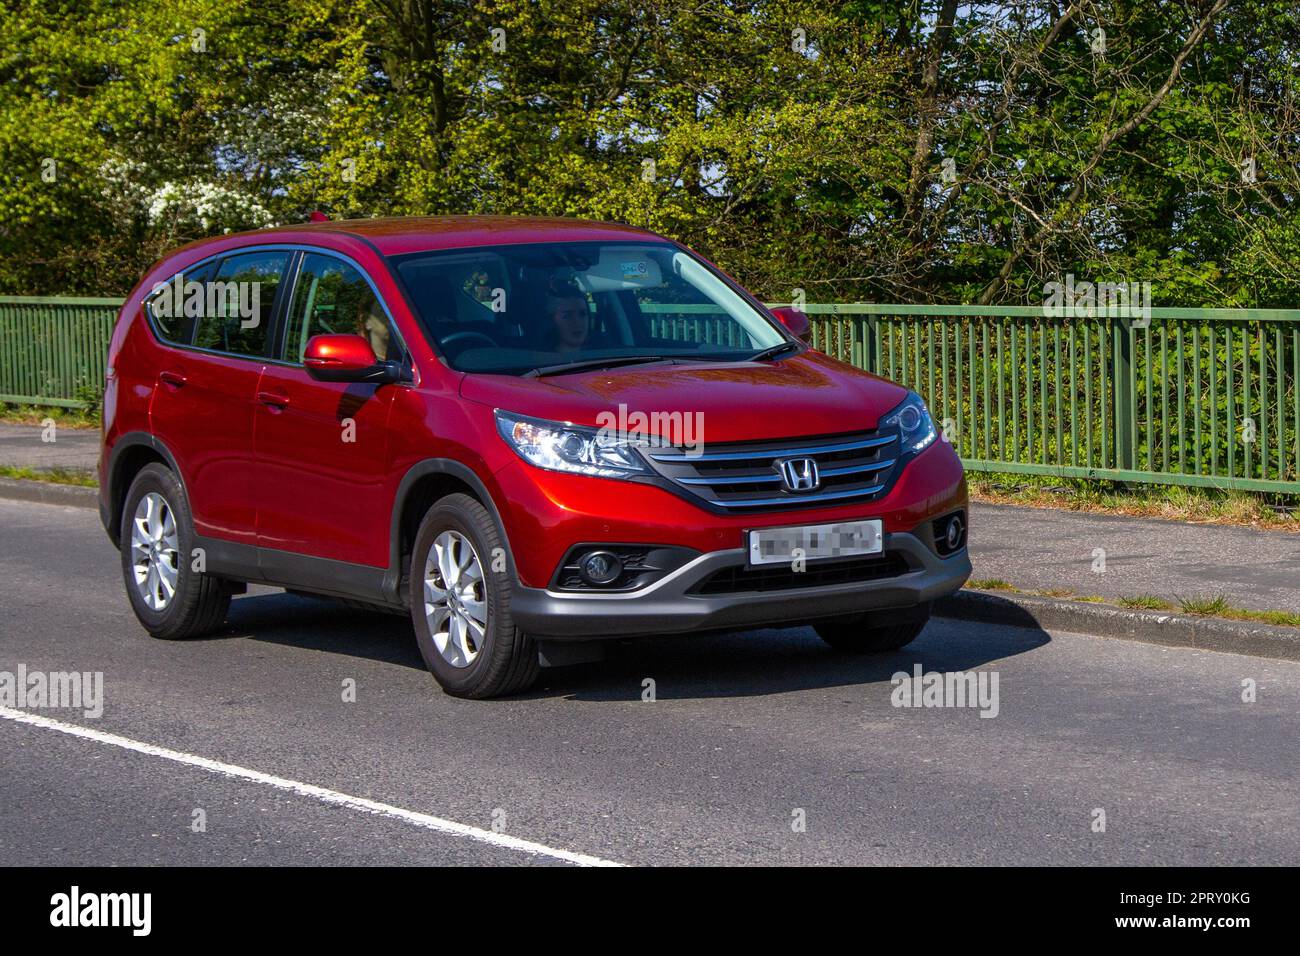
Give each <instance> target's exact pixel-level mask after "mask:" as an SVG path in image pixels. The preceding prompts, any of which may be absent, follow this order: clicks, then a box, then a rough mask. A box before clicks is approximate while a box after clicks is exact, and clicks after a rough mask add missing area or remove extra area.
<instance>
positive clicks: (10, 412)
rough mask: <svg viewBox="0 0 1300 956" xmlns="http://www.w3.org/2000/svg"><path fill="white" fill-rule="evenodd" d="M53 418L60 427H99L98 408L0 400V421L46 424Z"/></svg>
mask: <svg viewBox="0 0 1300 956" xmlns="http://www.w3.org/2000/svg"><path fill="white" fill-rule="evenodd" d="M48 419H52V420H53V421H54V423H55V424H56V425H57V426H59V427H60V428H98V427H99V409H98V408H90V409H84V408H55V407H52V406H47V405H13V404H9V403H5V402H0V422H3V423H4V424H6V425H44V424H45V422H46V420H48Z"/></svg>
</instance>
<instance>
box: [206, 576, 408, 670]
mask: <svg viewBox="0 0 1300 956" xmlns="http://www.w3.org/2000/svg"><path fill="white" fill-rule="evenodd" d="M231 638H242V639H244V640H253V641H266V642H267V643H270V644H280V645H282V646H284V647H297V648H301V649H302V650H308V651H320V652H322V653H325V654H343V655H346V656H348V657H361V658H365V659H366V660H372V661H379V662H380V663H383V664H398V665H401V666H403V667H412V668H416V669H418V670H424V669H425V667H424V660H423V658H421V657H420V651H419V648H417V647H416V645H415V634H414V633H413V632H412V630H411V622H410V621H409V620H408V619H407V618H405V617H401V616H398V615H396V614H383V613H381V612H379V611H367V610H364V609H359V608H352V607H349V606H348V605H346V604H343V603H341V602H339V601H332V600H330V599H328V598H313V597H306V596H301V595H297V594H289V593H285V592H272V593H269V594H250V595H247V596H244V597H237V598H235V600H233V601H231V602H230V613H229V615H228V616H227V618H226V626H225V627H224V628H222V629H221V630H220V631H218V632H217V633H215V634H213V635H211V636H210V637H209V638H208V640H223V639H227V640H228V639H231Z"/></svg>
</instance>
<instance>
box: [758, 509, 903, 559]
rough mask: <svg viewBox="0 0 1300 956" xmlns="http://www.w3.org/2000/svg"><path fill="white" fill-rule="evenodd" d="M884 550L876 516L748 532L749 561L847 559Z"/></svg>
mask: <svg viewBox="0 0 1300 956" xmlns="http://www.w3.org/2000/svg"><path fill="white" fill-rule="evenodd" d="M883 549H884V543H883V529H882V528H881V523H880V519H879V518H872V519H871V520H869V521H841V522H837V523H836V524H815V525H805V526H803V527H797V528H763V529H762V530H760V531H750V532H749V563H750V564H751V565H752V564H789V563H790V562H792V561H794V560H795V559H796V558H802V559H803V560H805V561H817V560H819V559H823V558H851V557H860V556H862V555H866V554H880V552H881V551H882V550H883Z"/></svg>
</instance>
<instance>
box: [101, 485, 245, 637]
mask: <svg viewBox="0 0 1300 956" xmlns="http://www.w3.org/2000/svg"><path fill="white" fill-rule="evenodd" d="M145 499H150V501H151V503H152V505H153V509H154V510H153V511H152V512H150V511H149V510H148V509H149V504H147V503H145ZM160 502H161V506H160V504H159V503H160ZM142 504H144V508H145V515H144V517H143V518H142V520H143V521H144V526H143V527H140V537H139V538H138V537H137V536H136V532H137V517H138V515H137V512H139V511H140V510H141V506H142ZM150 514H152V515H154V516H156V517H157V521H156V522H152V523H151V520H150V517H149V516H150ZM169 528H170V529H171V532H172V534H171V535H167V534H166V531H167V529H169ZM151 529H161V530H162V531H163V535H162V537H161V538H160V539H159V544H160V546H159V548H158V549H157V550H156V551H155V552H153V556H152V557H150V552H149V551H147V550H142V548H143V546H142V545H140V544H139V541H140V540H141V539H142V538H143V539H150V538H152V533H151ZM120 530H121V538H120V541H121V549H120V553H121V559H122V583H123V584H124V585H125V587H126V596H127V599H128V600H129V601H130V602H131V610H133V611H135V616H136V617H137V618H138V619H139V621H140V623H141V624H142V625H144V629H145V630H146V631H148V632H149V633H150V634H152V635H153V636H154V637H157V638H161V639H163V640H168V641H176V640H184V639H186V638H191V637H199V636H200V635H203V634H208V633H210V632H212V631H214V630H216V629H217V628H219V627H220V626H221V625H222V624H223V623H224V622H225V620H226V612H227V611H228V610H229V609H230V587H229V585H227V583H226V582H225V581H223V580H222V579H220V578H216V577H213V576H212V575H211V574H206V573H203V572H200V571H195V570H194V564H193V561H192V559H191V556H192V555H193V553H194V520H193V517H192V516H191V514H190V506H189V502H188V501H187V500H186V498H185V489H183V488H182V487H181V483H180V481H179V480H178V479H177V477H176V475H175V474H173V473H172V471H171V470H170V469H169V468H167V467H166V466H164V465H159V464H152V465H146V466H145V467H144V468H142V469H140V473H139V474H138V475H136V476H135V480H134V481H132V482H131V487H130V488H128V489H127V492H126V501H125V502H124V504H123V507H122V525H121V529H120ZM169 544H170V547H169V546H168V545H169ZM141 557H143V558H144V560H145V565H144V567H146V568H152V569H153V570H152V571H148V570H146V571H145V576H144V581H143V582H140V581H138V580H137V568H136V560H137V558H141ZM167 569H171V570H170V573H167ZM150 575H152V579H151V577H150ZM164 578H165V580H164ZM173 578H174V584H173V583H172V579H173ZM169 586H170V587H171V588H172V593H171V594H170V595H168V594H167V589H168V587H169ZM164 598H165V600H163V599H164Z"/></svg>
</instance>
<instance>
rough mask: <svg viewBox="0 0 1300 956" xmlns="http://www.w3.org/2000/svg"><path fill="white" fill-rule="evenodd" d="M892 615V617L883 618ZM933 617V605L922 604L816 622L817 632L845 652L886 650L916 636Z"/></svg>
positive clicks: (906, 642) (871, 652) (837, 648)
mask: <svg viewBox="0 0 1300 956" xmlns="http://www.w3.org/2000/svg"><path fill="white" fill-rule="evenodd" d="M882 615H889V619H888V620H881V616H882ZM929 620H930V605H929V604H918V605H917V606H916V607H911V608H905V609H903V610H901V611H884V612H877V613H871V614H857V615H854V616H853V617H840V618H833V619H831V620H829V621H821V622H819V623H817V624H814V625H813V630H815V631H816V632H817V636H818V637H820V638H821V639H822V640H823V641H825V642H826V643H827V644H829V645H830V646H831V647H833V648H834V649H835V650H837V651H840V652H841V653H844V654H884V653H888V652H889V651H896V650H898V649H899V648H901V647H906V646H907V645H908V644H911V643H912V641H914V640H916V638H917V636H918V635H919V634H920V633H921V631H923V630H924V629H925V625H926V624H927V623H928V622H929Z"/></svg>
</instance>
